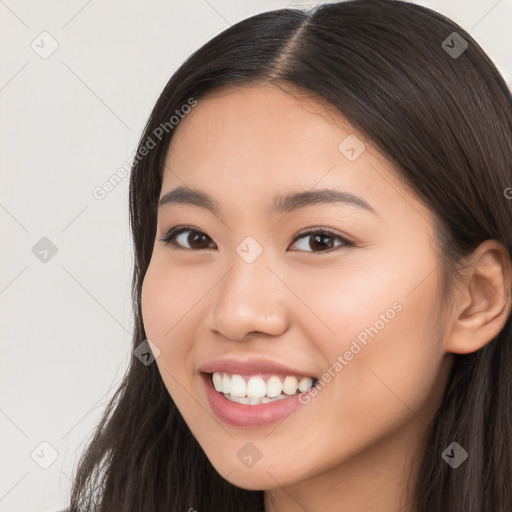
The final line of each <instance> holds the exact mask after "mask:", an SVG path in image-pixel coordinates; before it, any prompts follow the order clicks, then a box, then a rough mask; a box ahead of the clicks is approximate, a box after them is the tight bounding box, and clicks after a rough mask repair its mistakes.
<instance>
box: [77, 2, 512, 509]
mask: <svg viewBox="0 0 512 512" xmlns="http://www.w3.org/2000/svg"><path fill="white" fill-rule="evenodd" d="M454 32H456V33H457V34H458V36H453V33H454ZM450 37H451V38H452V39H450ZM454 37H455V38H456V39H455V40H454V39H453V38H454ZM459 37H460V38H461V39H459ZM446 41H448V43H446ZM454 41H455V42H454ZM464 42H465V43H466V44H467V47H465V45H464ZM454 49H455V50H454ZM256 81H267V82H274V83H277V84H279V83H280V84H288V85H292V86H294V87H296V88H299V89H303V90H306V91H310V92H313V93H315V94H317V95H318V96H320V97H323V98H325V99H326V100H328V101H329V102H331V103H332V104H333V105H334V106H336V107H337V108H338V109H339V111H340V112H341V113H342V114H343V115H344V116H345V117H346V118H347V119H348V120H349V122H351V123H352V124H353V125H354V126H355V127H356V128H357V129H358V130H360V131H361V133H363V134H365V135H366V136H367V137H368V138H369V140H371V141H373V143H374V144H375V145H376V146H377V147H378V148H379V149H380V151H382V153H383V154H384V155H385V156H387V157H388V158H389V159H391V160H392V161H393V162H395V163H396V164H397V166H398V168H399V172H400V174H401V178H402V179H403V180H404V183H406V184H407V185H408V186H409V187H410V189H411V190H412V191H414V193H415V194H417V196H418V197H420V198H421V199H422V200H423V201H424V203H425V204H426V205H427V206H428V207H429V208H430V209H431V210H432V212H434V214H435V215H436V218H437V225H436V235H437V242H438V244H439V255H440V263H441V267H442V269H443V276H444V278H445V281H444V284H445V289H446V291H447V294H449V293H450V290H451V289H452V285H453V283H454V281H455V280H456V278H457V275H458V274H457V264H458V263H459V262H460V261H461V258H462V257H464V256H466V255H468V254H469V253H470V252H471V251H472V250H473V249H474V248H476V246H477V245H478V244H480V243H481V242H482V241H484V240H486V239H489V238H492V239H496V240H498V241H499V242H501V243H502V244H503V245H504V246H505V247H506V248H507V250H508V253H509V256H511V255H512V252H511V251H512V201H511V200H510V199H507V194H506V192H505V191H506V190H507V188H508V187H511V186H512V172H511V171H512V97H511V94H510V91H509V90H508V89H507V86H506V84H505V82H504V80H503V79H502V77H501V76H500V74H499V72H498V71H497V69H496V67H495V66H494V65H493V63H492V62H491V60H490V59H489V58H488V57H487V56H486V54H485V53H484V51H483V50H482V49H481V47H480V46H479V45H478V44H477V42H476V41H475V40H473V38H472V37H471V36H470V35H469V34H468V33H467V32H466V31H465V30H463V29H462V28H461V27H460V26H458V25H457V24H455V23H454V22H452V21H451V20H449V19H447V18H446V17H444V16H442V15H440V14H438V13H436V12H434V11H432V10H429V9H427V8H424V7H420V6H418V5H414V4H411V3H406V2H401V1H397V0H351V1H346V2H340V3H333V4H324V5H320V6H318V7H316V8H314V9H311V10H309V11H302V10H297V9H282V10H276V11H271V12H265V13H262V14H258V15H256V16H253V17H251V18H248V19H246V20H243V21H241V22H239V23H237V24H235V25H233V26H231V27H230V28H228V29H227V30H225V31H224V32H222V33H221V34H219V35H217V36H216V37H214V38H213V39H212V40H210V41H209V42H207V43H206V44H205V45H204V46H203V47H201V48H200V49H199V50H197V51H196V52H195V53H194V54H193V55H192V56H191V57H189V58H188V59H187V60H186V61H185V62H184V63H183V65H182V66H181V67H180V68H179V69H178V70H177V71H176V72H175V73H174V75H173V76H172V77H171V78H170V80H169V82H168V83H167V85H166V86H165V88H164V90H163V91H162V93H161V95H160V97H159V98H158V101H157V102H156V105H155V107H154V109H153V111H152V113H151V115H150V117H149V120H148V122H147V125H146V128H145V130H144V133H143V135H142V137H141V139H140V143H139V153H138V157H137V158H136V159H135V162H134V164H133V168H132V173H131V178H130V223H131V230H132V234H133V243H134V253H135V263H134V272H133V281H132V300H133V314H134V320H135V328H134V333H133V348H135V347H137V346H138V345H139V344H140V343H141V342H142V341H143V340H145V339H146V333H145V332H144V327H143V323H142V316H141V287H142V282H143V279H144V275H145V272H146V270H147V268H148V265H149V262H150V259H151V254H152V248H153V244H154V239H155V234H156V219H157V203H158V199H159V194H160V192H161V184H162V175H163V170H164V162H165V157H166V153H167V150H168V147H169V143H170V140H171V138H172V136H173V133H174V131H175V130H176V127H174V126H171V125H172V123H169V119H170V118H171V116H173V114H174V113H175V111H176V110H179V111H180V109H182V107H183V106H184V105H186V104H190V103H189V102H190V100H191V98H192V99H195V100H196V101H199V102H200V101H201V97H202V96H203V95H204V94H206V93H207V92H209V91H212V90H213V89H214V88H216V87H218V86H222V85H242V84H247V83H250V82H256ZM165 123H167V125H166V124H165ZM162 127H165V129H162ZM150 140H151V141H152V144H149V141H150ZM150 145H151V146H153V145H154V146H155V147H152V148H151V149H150V150H149V151H148V152H144V153H146V154H145V155H142V152H141V149H142V148H143V147H146V148H148V147H149V146H150ZM511 329H512V325H511V319H510V317H509V318H508V319H507V322H506V325H505V326H504V328H503V329H502V330H501V332H500V333H499V335H498V336H497V337H496V338H495V339H494V340H492V341H491V342H489V343H488V344H487V345H485V346H484V347H483V348H482V349H480V350H478V351H477V352H474V353H471V354H468V355H455V356H454V357H455V359H454V364H453V368H452V371H451V374H450V378H449V381H448V383H447V386H446V391H445V394H444V398H443V400H442V403H441V406H440V408H439V410H438V412H437V415H436V417H435V419H434V420H433V422H432V432H431V435H430V438H429V440H428V448H427V450H426V451H425V453H424V456H423V459H422V465H421V473H420V477H419V479H418V482H417V487H416V493H415V495H414V496H413V509H414V510H415V511H416V512H434V511H435V512H484V511H485V512H505V511H510V510H511V509H510V506H511V503H512V401H511V397H512V371H511V368H512V330H511ZM454 441H456V442H458V443H459V444H460V445H461V446H463V447H464V449H465V450H466V451H467V452H468V453H469V458H468V459H467V460H466V461H465V462H464V464H462V465H461V466H460V467H459V468H457V469H456V470H454V469H452V468H451V467H450V466H449V465H448V464H446V463H445V462H444V461H442V459H441V453H442V452H443V450H444V449H445V448H446V447H447V446H448V445H450V444H451V443H452V442H454ZM70 507H71V509H72V510H75V511H78V510H98V511H100V512H141V511H148V512H170V511H180V512H183V511H187V510H189V509H196V510H197V511H199V512H219V511H221V510H222V511H224V512H235V511H243V512H249V511H255V512H256V511H263V491H248V490H244V489H241V488H239V487H236V486H233V485H232V484H230V483H229V482H227V481H226V480H224V479H223V478H222V477H221V476H220V475H219V474H218V473H217V472H216V471H215V469H214V468H213V466H212V465H211V463H210V462H209V460H208V459H207V457H206V456H205V454H204V452H203V451H202V449H201V447H200V446H199V445H198V443H197V441H196V439H195V438H194V436H193V435H192V434H191V432H190V430H189V428H188V426H187V425H186V423H185V422H184V420H183V418H182V416H181V415H180V413H179V411H178V409H177V407H176V405H175V404H174V402H173V400H172V398H171V397H170V396H169V393H168V391H167V389H166V387H165V386H164V383H163V381H162V379H161V376H160V374H159V371H158V368H157V365H156V364H151V365H147V366H146V365H144V364H141V362H140V361H139V360H138V359H136V358H133V359H132V362H131V364H130V366H129V368H128V370H127V373H126V376H125V378H124V380H123V382H122V384H121V385H120V387H119V388H118V390H117V392H116V394H115V396H114V397H113V398H112V400H111V402H110V403H109V405H108V407H107V409H106V411H105V414H104V416H103V418H102V420H101V422H100V424H99V425H98V427H97V429H96V430H95V432H94V435H93V438H92V441H91V442H90V444H89V446H88V448H87V450H86V451H85V452H84V454H83V456H82V458H81V461H80V464H79V466H78V469H77V472H76V476H75V479H74V484H73V489H72V495H71V500H70Z"/></svg>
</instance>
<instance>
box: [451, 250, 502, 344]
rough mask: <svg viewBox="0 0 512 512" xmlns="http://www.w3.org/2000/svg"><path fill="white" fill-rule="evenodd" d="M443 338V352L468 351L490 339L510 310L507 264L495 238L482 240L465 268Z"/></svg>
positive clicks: (498, 329)
mask: <svg viewBox="0 0 512 512" xmlns="http://www.w3.org/2000/svg"><path fill="white" fill-rule="evenodd" d="M463 282H464V284H463V285H462V286H461V287H460V288H459V289H458V291H457V294H456V297H455V299H454V300H455V306H454V309H453V315H452V318H451V322H452V326H451V329H450V330H449V334H448V336H447V338H446V340H445V347H446V351H447V352H452V353H455V354H469V353H471V352H475V351H477V350H479V349H480V348H482V347H483V346H484V345H486V344H487V343H489V342H490V341H492V340H493V339H494V338H495V337H496V336H497V335H498V333H499V332H500V331H501V329H502V328H503V326H504V325H505V323H506V321H507V318H508V316H509V315H510V311H511V289H510V288H511V266H510V258H509V255H508V251H507V250H506V248H505V247H504V246H503V245H502V244H500V243H499V242H498V241H496V240H486V241H485V242H482V243H481V244H480V245H479V246H478V247H477V248H476V249H475V251H474V252H473V254H472V255H471V256H470V258H469V263H468V265H467V266H466V267H465V275H464V281H463Z"/></svg>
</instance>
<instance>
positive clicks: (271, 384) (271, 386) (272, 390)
mask: <svg viewBox="0 0 512 512" xmlns="http://www.w3.org/2000/svg"><path fill="white" fill-rule="evenodd" d="M282 390H283V389H282V386H281V379H280V378H279V377H276V376H275V375H274V376H272V377H270V379H268V381H267V396H268V397H270V398H275V397H276V396H279V395H280V394H281V391H282Z"/></svg>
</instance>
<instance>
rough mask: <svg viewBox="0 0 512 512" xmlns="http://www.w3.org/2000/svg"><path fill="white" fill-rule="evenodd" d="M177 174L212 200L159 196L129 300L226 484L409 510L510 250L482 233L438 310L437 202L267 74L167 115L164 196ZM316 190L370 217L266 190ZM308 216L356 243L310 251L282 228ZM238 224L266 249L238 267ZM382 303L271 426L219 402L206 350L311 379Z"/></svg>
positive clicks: (322, 506) (304, 504) (282, 507)
mask: <svg viewBox="0 0 512 512" xmlns="http://www.w3.org/2000/svg"><path fill="white" fill-rule="evenodd" d="M349 134H355V135H356V136H357V137H358V138H359V139H360V140H361V141H363V142H364V144H365V145H366V150H365V151H363V152H362V154H361V155H360V156H359V157H358V158H357V159H356V160H354V161H349V160H348V159H347V158H346V157H345V156H344V154H342V153H341V151H340V150H339V149H338V146H339V144H340V142H342V141H343V140H344V139H345V137H347V135H349ZM180 185H186V186H188V187H191V188H197V189H201V190H203V191H205V192H207V193H209V194H211V195H212V196H213V197H214V198H215V199H216V200H217V201H218V203H219V204H220V206H221V210H222V213H221V214H219V215H215V214H213V213H211V212H209V211H207V210H205V209H203V208H199V207H197V206H191V205H183V204H179V205H177V204H173V205H169V206H165V207H162V208H160V209H159V212H158V226H157V233H156V237H155V244H154V249H153V255H152V259H151V262H150V265H149V268H148V271H147V273H146V276H145V279H144V284H143V290H142V313H143V320H144V326H145V329H146V334H147V336H148V338H149V339H150V340H151V341H152V342H153V343H155V344H156V345H157V346H158V348H159V349H160V351H161V353H160V355H159V357H158V358H157V359H156V363H157V365H158V369H159V371H160V372H161V375H162V377H163V380H164V382H165V385H166V387H167V389H168V391H169V393H170V395H171V396H172V398H173V399H174V401H175V403H176V405H177V407H178V408H179V410H180V412H181V414H182V415H183V417H184V419H185V421H186V422H187V424H188V425H189V427H190V429H191V431H192V433H193V434H194V436H195V437H196V439H197V440H198V442H199V443H200V445H201V446H202V448H203V449H204V451H205V453H206V455H207V457H208V458H209V460H210V461H211V463H212V464H213V466H214V467H215V468H216V470H217V471H218V472H219V473H220V474H221V475H222V476H223V477H224V478H226V479H227V480H228V481H229V482H231V483H232V484H234V485H237V486H239V487H243V488H245V489H252V490H259V489H263V490H266V491H267V492H266V493H265V507H266V510H267V511H278V512H284V511H287V512H293V511H303V510H307V511H308V512H315V511H320V510H321V511H323V512H325V511H335V510H336V511H337V510H343V511H344V512H366V511H368V512H370V511H372V512H373V511H374V510H376V509H378V510H380V511H381V512H387V511H389V512H391V511H397V510H401V511H403V512H406V511H408V510H410V509H409V507H408V499H407V491H408V490H411V489H412V486H413V484H414V483H415V478H416V471H417V462H418V460H419V457H420V456H421V453H422V450H424V449H425V438H426V435H427V433H428V430H429V424H430V422H431V419H432V417H433V415H434V413H435V411H436V409H437V408H438V406H439V404H440V401H441V398H442V394H443V391H444V388H445V384H446V380H447V378H448V374H449V370H450V367H451V364H452V358H453V356H452V355H451V352H457V353H466V352H471V351H474V350H477V349H478V348H480V347H482V346H483V345H484V344H485V343H487V342H488V341H490V340H491V339H492V338H493V337H494V336H495V335H496V334H497V333H498V332H499V330H500V329H501V327H502V326H503V325H504V323H505V320H506V317H507V315H508V313H509V310H510V309H509V305H510V301H508V302H507V298H508V293H509V292H508V291H507V290H510V266H509V263H508V260H507V257H506V251H505V252H504V249H503V248H502V247H501V246H500V245H499V244H498V243H497V242H494V241H486V242H484V243H483V244H482V245H481V246H480V247H479V248H478V249H477V250H476V251H475V253H474V254H473V255H472V259H471V260H470V261H469V262H468V263H469V265H468V268H467V269H466V271H465V274H464V281H463V283H462V284H461V285H460V286H459V287H458V289H457V291H456V294H455V296H454V306H453V307H452V308H450V309H449V310H447V309H446V307H444V308H443V306H442V301H441V299H442V296H441V290H440V285H439V283H440V266H439V264H438V261H439V260H438V254H437V249H436V247H435V245H434V244H433V240H432V237H433V233H434V230H433V219H434V217H433V214H432V212H431V211H430V210H429V209H428V208H427V207H426V206H425V205H424V204H422V203H421V202H420V201H419V200H418V199H417V198H416V197H414V196H413V195H411V193H410V192H407V191H406V190H405V189H404V188H403V186H402V184H401V182H400V179H399V177H398V174H397V173H396V168H395V166H394V164H393V163H391V162H390V161H389V160H387V159H386V158H385V157H384V156H383V155H382V154H381V153H380V152H379V151H378V150H377V148H376V147H375V146H374V145H373V144H372V143H371V141H369V140H367V139H366V138H365V136H364V135H363V134H361V133H359V132H358V131H357V130H356V129H355V128H354V127H352V126H351V125H350V124H349V123H348V122H347V121H346V120H345V119H344V118H343V116H342V115H341V114H340V113H339V112H337V111H334V109H333V108H331V107H330V106H329V105H328V104H326V103H325V101H323V100H322V99H319V98H317V97H314V96H313V95H311V94H306V93H301V94H300V95H298V94H297V91H295V94H291V93H290V91H286V90H283V89H282V88H279V87H276V86H275V85H269V84H258V85H256V84H252V85H250V86H244V87H238V88H234V87H227V88H224V89H219V90H217V91H216V92H215V93H210V94H209V95H208V96H207V97H205V98H203V99H201V100H200V101H199V102H198V105H197V106H196V107H195V108H194V109H193V110H192V111H191V112H190V114H188V115H187V116H186V117H185V118H184V119H183V120H182V121H181V122H180V125H179V126H178V127H177V128H176V132H175V134H174V137H173V139H172V142H171V145H170V148H169V152H168V154H167V159H166V167H165V172H164V178H163V184H162V190H161V194H160V197H161V196H163V195H164V194H165V193H166V192H167V191H169V190H171V189H173V188H175V187H177V186H180ZM324 187H326V188H332V187H337V188H339V189H343V190H346V191H348V192H351V193H352V194H355V195H357V196H359V197H361V198H362V199H364V200H365V201H366V202H368V203H369V204H370V205H371V206H372V207H373V208H374V209H375V211H376V212H377V214H376V215H375V214H373V213H371V212H368V211H366V210H364V209H361V208H358V207H356V206H353V205H348V204H316V205H310V206H308V207H306V208H303V209H301V210H297V211H294V212H291V213H288V214H286V215H284V214H277V215H269V214H268V213H266V209H265V207H266V203H267V201H269V198H270V197H272V196H273V195H274V194H278V193H279V194H284V193H288V192H297V191H302V190H309V189H313V188H314V189H317V188H324ZM175 226H192V227H193V228H194V229H197V230H198V231H200V232H201V233H204V234H206V235H207V237H206V240H203V242H202V245H201V239H199V242H196V244H197V245H195V247H199V248H198V249H195V250H192V249H187V248H188V247H192V246H191V245H190V246H189V245H188V244H189V243H192V244H193V243H194V240H197V239H195V238H194V234H195V233H194V232H192V233H190V232H187V233H185V235H181V236H180V237H179V242H178V243H181V246H182V247H183V249H181V250H180V249H179V248H173V246H172V245H165V244H164V243H163V242H161V241H160V239H161V238H162V237H164V236H165V235H166V234H167V232H168V231H169V229H170V228H172V227H175ZM308 228H318V229H320V228H331V229H332V230H334V231H335V232H336V233H337V234H339V236H341V237H343V238H346V239H347V240H349V241H352V242H353V243H354V245H353V246H348V247H342V246H340V245H338V244H340V240H339V239H337V238H336V236H334V238H330V239H328V242H329V241H330V242H331V243H333V244H334V245H336V246H337V247H336V248H334V249H331V250H330V251H329V252H322V251H325V250H326V249H322V246H320V248H319V247H318V245H315V243H314V237H313V236H309V237H308V236H306V237H303V238H301V239H300V240H297V241H295V242H292V241H293V240H294V238H295V237H296V236H297V235H298V234H299V232H303V231H306V230H308ZM247 236H252V237H253V238H254V239H255V240H256V241H257V242H258V243H259V244H260V246H261V247H262V249H263V253H262V254H261V255H260V256H259V257H258V258H257V259H256V260H255V261H254V262H253V263H251V264H248V263H247V262H246V261H245V260H244V259H242V258H241V257H240V256H239V255H238V253H237V252H236V248H237V246H238V245H239V244H240V243H241V242H242V241H243V240H244V239H245V238H246V237H247ZM201 247H203V248H201ZM212 247H213V248H212ZM395 302H398V303H399V304H400V305H401V306H402V308H401V310H400V311H399V312H397V313H396V314H395V315H394V318H392V319H391V320H388V322H386V323H385V326H384V327H383V328H382V329H380V330H379V332H378V334H377V335H376V336H374V338H369V340H368V342H367V345H366V346H363V348H362V350H360V351H359V352H358V353H357V354H356V355H354V357H353V358H352V359H351V360H350V361H348V362H347V364H346V365H344V366H343V369H342V370H341V371H339V372H337V373H336V372H335V377H333V378H331V380H330V381H329V382H328V383H326V385H325V386H324V387H323V389H322V390H321V391H320V392H319V393H318V394H317V396H315V397H313V398H311V401H310V402H309V403H308V404H307V405H303V406H301V407H300V408H299V409H298V410H296V411H294V412H293V413H292V414H290V415H289V416H288V417H287V418H285V419H284V420H283V421H282V422H281V423H279V424H277V425H272V426H271V427H260V428H240V427H232V426H229V425H226V424H224V423H222V422H221V421H220V420H219V419H218V418H217V417H216V416H215V415H214V413H213V411H212V409H211V407H210V405H209V403H208V400H207V397H206V394H205V392H204V389H203V383H202V382H201V380H200V378H199V367H200V366H201V365H203V364H205V363H206V362H209V361H213V360H215V359H218V358H220V357H225V356H232V357H238V358H247V357H248V356H260V357H264V358H268V359H271V360H275V361H280V362H283V363H284V364H287V365H289V366H292V367H294V368H298V369H301V370H302V371H303V372H304V373H305V374H309V375H313V376H316V377H317V378H319V379H321V378H322V375H323V374H324V373H325V372H326V371H327V369H328V368H329V367H331V368H332V366H333V364H334V363H335V362H336V361H337V358H338V356H339V355H341V356H343V354H344V353H345V352H346V351H347V350H349V348H350V346H351V343H352V341H353V340H354V339H355V338H356V336H357V335H358V334H359V333H361V332H362V331H364V329H365V327H369V326H373V325H374V324H375V323H376V321H377V320H379V318H381V317H380V315H381V314H383V313H385V312H386V311H387V310H389V309H390V308H392V305H393V303H395ZM441 313H443V317H442V318H443V321H442V322H439V319H440V318H441ZM360 345H361V344H360ZM247 442H251V443H253V444H254V445H255V446H256V448H257V449H258V450H259V451H260V452H261V459H260V460H259V461H258V462H257V463H256V464H255V465H254V466H253V467H251V468H248V467H246V466H245V465H244V464H242V462H241V461H240V460H239V459H238V457H237V453H238V451H239V450H240V449H241V448H242V447H243V446H244V445H245V444H246V443H247ZM439 463H440V464H442V463H444V462H443V461H442V460H441V459H440V462H439ZM376 507H377V508H376ZM400 507H403V508H400Z"/></svg>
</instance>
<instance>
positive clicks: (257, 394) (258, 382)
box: [247, 377, 267, 398]
mask: <svg viewBox="0 0 512 512" xmlns="http://www.w3.org/2000/svg"><path fill="white" fill-rule="evenodd" d="M266 394H267V385H266V384H265V381H264V380H263V379H262V378H261V377H251V378H250V379H249V382H248V383H247V396H248V397H251V398H262V397H264V396H265V395H266Z"/></svg>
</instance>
